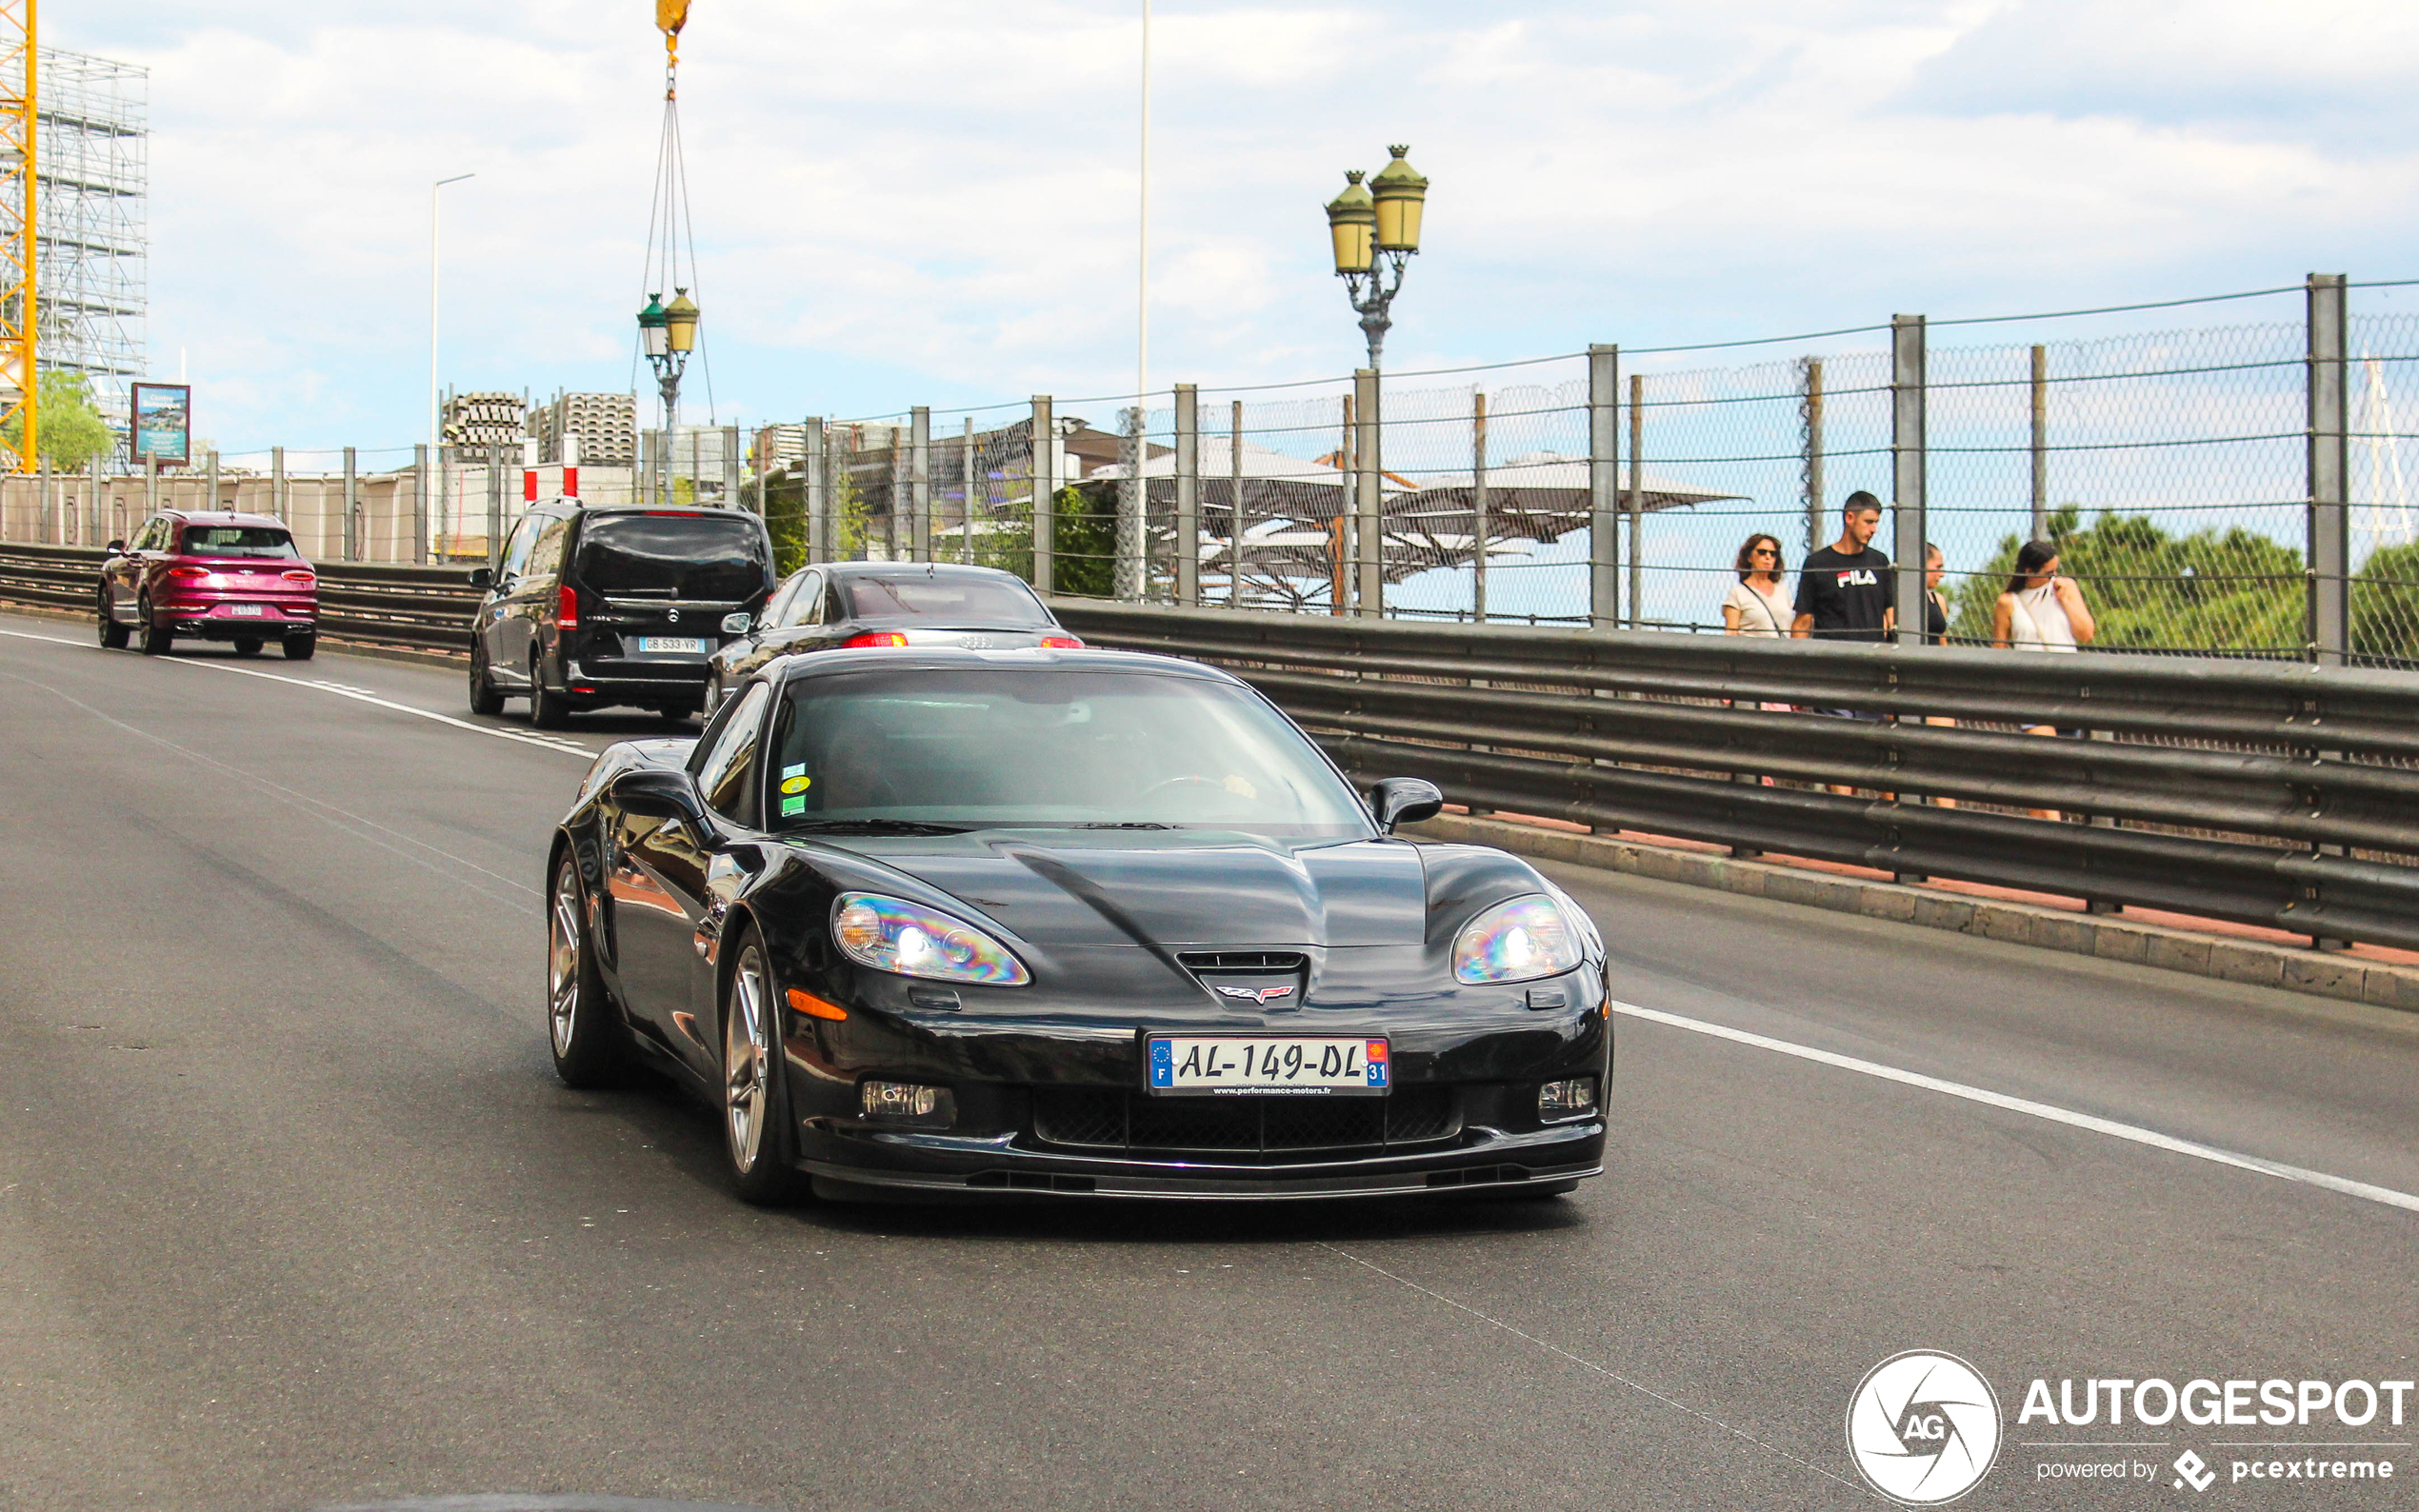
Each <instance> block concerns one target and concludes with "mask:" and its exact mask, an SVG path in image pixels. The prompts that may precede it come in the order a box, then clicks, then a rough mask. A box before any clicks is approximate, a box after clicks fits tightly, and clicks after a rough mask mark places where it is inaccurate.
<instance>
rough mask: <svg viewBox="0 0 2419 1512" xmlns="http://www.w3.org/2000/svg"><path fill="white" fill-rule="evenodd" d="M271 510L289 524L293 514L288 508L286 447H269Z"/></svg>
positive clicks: (271, 512)
mask: <svg viewBox="0 0 2419 1512" xmlns="http://www.w3.org/2000/svg"><path fill="white" fill-rule="evenodd" d="M269 512H270V514H273V515H275V516H276V517H277V518H278V519H280V520H283V521H285V522H286V523H288V524H289V525H290V524H292V523H293V522H292V518H291V516H290V514H289V513H288V512H287V509H286V448H283V447H271V448H269Z"/></svg>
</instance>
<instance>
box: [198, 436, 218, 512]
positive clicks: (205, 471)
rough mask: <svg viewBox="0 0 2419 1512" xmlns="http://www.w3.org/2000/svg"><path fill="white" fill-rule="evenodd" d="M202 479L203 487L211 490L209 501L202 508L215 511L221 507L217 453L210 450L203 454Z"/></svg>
mask: <svg viewBox="0 0 2419 1512" xmlns="http://www.w3.org/2000/svg"><path fill="white" fill-rule="evenodd" d="M202 477H203V479H204V484H203V487H206V488H207V489H209V493H208V495H207V500H206V502H205V503H204V504H203V505H202V507H203V508H205V509H212V510H214V509H216V508H217V507H219V501H218V453H217V451H215V450H210V451H205V452H203V453H202Z"/></svg>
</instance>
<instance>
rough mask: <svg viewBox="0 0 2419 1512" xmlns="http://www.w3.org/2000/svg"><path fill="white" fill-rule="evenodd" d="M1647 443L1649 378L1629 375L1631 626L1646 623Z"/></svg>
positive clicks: (1642, 375)
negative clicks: (1641, 459)
mask: <svg viewBox="0 0 2419 1512" xmlns="http://www.w3.org/2000/svg"><path fill="white" fill-rule="evenodd" d="M1646 444H1647V375H1646V374H1645V373H1640V372H1633V373H1631V374H1630V375H1629V627H1630V628H1631V629H1633V630H1634V629H1636V628H1638V627H1640V626H1641V625H1643V624H1645V623H1646V602H1647V574H1646V562H1645V557H1646V527H1645V526H1644V524H1643V523H1642V522H1643V521H1644V520H1645V518H1646V513H1647V495H1646V483H1645V480H1644V477H1643V475H1642V474H1641V473H1640V472H1639V470H1638V456H1639V453H1640V452H1642V451H1644V450H1645V449H1646Z"/></svg>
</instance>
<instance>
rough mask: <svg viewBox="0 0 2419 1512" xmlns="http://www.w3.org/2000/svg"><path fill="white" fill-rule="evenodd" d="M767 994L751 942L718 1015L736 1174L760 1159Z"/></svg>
mask: <svg viewBox="0 0 2419 1512" xmlns="http://www.w3.org/2000/svg"><path fill="white" fill-rule="evenodd" d="M771 998H772V995H771V993H770V990H769V988H768V986H767V985H766V980H765V963H764V956H763V953H762V952H761V951H760V950H759V949H758V947H757V945H756V943H755V942H754V941H752V940H750V942H749V943H748V945H747V946H746V948H745V949H743V950H742V951H741V952H740V954H739V962H738V965H735V966H733V967H732V968H731V977H730V1010H729V1011H728V1012H726V1013H725V1014H724V1015H723V1020H724V1022H723V1031H722V1041H723V1107H724V1112H725V1117H724V1122H725V1124H727V1125H728V1128H729V1132H730V1165H731V1169H732V1170H734V1171H736V1172H738V1173H739V1175H740V1176H742V1177H746V1176H748V1175H750V1174H751V1173H752V1172H754V1170H755V1168H756V1165H757V1163H758V1162H760V1161H762V1160H763V1159H764V1154H765V1125H766V1123H767V1114H768V1112H769V1111H770V1106H769V1104H770V1098H771V1081H772V1022H771V1021H772V1001H771Z"/></svg>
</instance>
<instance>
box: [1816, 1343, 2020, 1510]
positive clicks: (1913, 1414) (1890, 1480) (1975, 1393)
mask: <svg viewBox="0 0 2419 1512" xmlns="http://www.w3.org/2000/svg"><path fill="white" fill-rule="evenodd" d="M1848 1453H1849V1458H1850V1459H1852V1460H1854V1461H1855V1462H1856V1469H1857V1473H1858V1474H1860V1475H1862V1476H1864V1478H1865V1480H1866V1482H1867V1483H1868V1484H1869V1485H1870V1486H1872V1488H1873V1489H1874V1490H1876V1491H1879V1492H1880V1493H1881V1494H1882V1495H1884V1496H1886V1497H1888V1498H1889V1499H1890V1500H1891V1501H1893V1502H1898V1503H1899V1504H1900V1505H1902V1506H1939V1505H1940V1504H1942V1503H1943V1502H1954V1501H1956V1500H1957V1499H1958V1498H1959V1497H1961V1496H1964V1495H1965V1494H1966V1493H1967V1492H1969V1491H1970V1490H1972V1489H1973V1488H1974V1487H1975V1486H1977V1485H1980V1484H1981V1483H1982V1478H1983V1477H1984V1476H1986V1475H1989V1473H1990V1466H1991V1464H1992V1462H1995V1461H1996V1460H1997V1459H1998V1458H1999V1399H1998V1398H1997V1397H1996V1396H1994V1395H1993V1394H1992V1393H1991V1390H1990V1383H1989V1382H1987V1381H1985V1380H1983V1379H1982V1372H1981V1371H1979V1370H1976V1369H1975V1368H1974V1367H1973V1366H1971V1365H1969V1364H1968V1363H1966V1362H1964V1361H1963V1360H1960V1359H1958V1358H1957V1357H1956V1356H1955V1355H1946V1354H1940V1353H1938V1352H1936V1351H1933V1350H1929V1349H1909V1350H1908V1351H1907V1352H1906V1353H1905V1354H1899V1355H1892V1356H1890V1357H1889V1359H1888V1360H1885V1361H1883V1362H1882V1363H1880V1364H1878V1365H1875V1366H1874V1367H1873V1368H1872V1369H1870V1370H1869V1371H1867V1372H1866V1373H1865V1379H1864V1380H1862V1381H1860V1382H1858V1383H1856V1394H1855V1395H1854V1396H1853V1397H1850V1398H1849V1403H1848Z"/></svg>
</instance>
